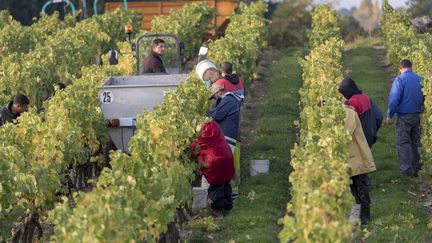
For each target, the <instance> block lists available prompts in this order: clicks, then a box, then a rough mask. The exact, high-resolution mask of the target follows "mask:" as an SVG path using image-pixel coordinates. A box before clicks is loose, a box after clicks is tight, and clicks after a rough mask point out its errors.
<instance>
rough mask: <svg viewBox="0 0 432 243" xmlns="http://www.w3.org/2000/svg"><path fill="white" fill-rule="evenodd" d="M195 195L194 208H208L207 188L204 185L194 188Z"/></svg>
mask: <svg viewBox="0 0 432 243" xmlns="http://www.w3.org/2000/svg"><path fill="white" fill-rule="evenodd" d="M193 192H194V197H193V203H192V209H199V208H206V207H207V189H205V188H202V187H194V188H193Z"/></svg>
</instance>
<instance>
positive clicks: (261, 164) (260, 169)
mask: <svg viewBox="0 0 432 243" xmlns="http://www.w3.org/2000/svg"><path fill="white" fill-rule="evenodd" d="M269 164H270V161H269V160H251V161H250V174H251V176H256V175H258V174H268V173H269Z"/></svg>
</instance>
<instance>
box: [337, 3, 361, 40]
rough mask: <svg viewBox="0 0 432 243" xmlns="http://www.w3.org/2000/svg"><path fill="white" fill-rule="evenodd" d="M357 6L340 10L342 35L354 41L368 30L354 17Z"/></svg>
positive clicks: (345, 38) (339, 17)
mask: <svg viewBox="0 0 432 243" xmlns="http://www.w3.org/2000/svg"><path fill="white" fill-rule="evenodd" d="M356 9H357V8H355V7H353V8H351V9H341V10H339V11H338V19H339V25H340V28H341V32H342V36H343V38H344V40H345V41H347V42H353V41H355V40H356V39H357V38H359V37H360V36H364V35H366V32H365V31H364V30H363V28H362V27H361V26H360V23H359V22H358V21H357V20H356V19H355V18H354V17H353V14H354V12H355V11H356Z"/></svg>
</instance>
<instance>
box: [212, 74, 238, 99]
mask: <svg viewBox="0 0 432 243" xmlns="http://www.w3.org/2000/svg"><path fill="white" fill-rule="evenodd" d="M213 85H219V86H222V87H224V90H225V91H226V92H232V93H234V94H236V95H240V96H243V95H244V82H243V80H241V79H240V77H239V76H238V75H237V74H235V73H233V74H227V75H225V77H224V78H222V79H219V80H217V81H216V82H215V83H214V84H213Z"/></svg>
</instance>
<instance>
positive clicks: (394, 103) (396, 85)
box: [387, 77, 403, 119]
mask: <svg viewBox="0 0 432 243" xmlns="http://www.w3.org/2000/svg"><path fill="white" fill-rule="evenodd" d="M402 93H403V87H402V83H401V79H400V78H399V77H397V78H396V79H395V80H394V81H393V85H392V88H391V90H390V94H389V104H388V111H387V118H390V119H391V118H393V115H394V114H395V113H396V110H397V108H398V107H399V104H400V101H401V98H402Z"/></svg>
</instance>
